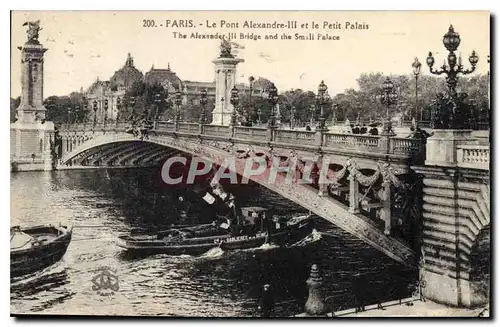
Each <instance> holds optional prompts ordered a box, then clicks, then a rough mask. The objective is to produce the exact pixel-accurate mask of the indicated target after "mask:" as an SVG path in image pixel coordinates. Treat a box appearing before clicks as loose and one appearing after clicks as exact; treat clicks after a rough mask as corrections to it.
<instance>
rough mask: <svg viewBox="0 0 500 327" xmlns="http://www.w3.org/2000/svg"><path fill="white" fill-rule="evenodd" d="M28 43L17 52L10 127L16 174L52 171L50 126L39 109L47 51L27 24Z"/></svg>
mask: <svg viewBox="0 0 500 327" xmlns="http://www.w3.org/2000/svg"><path fill="white" fill-rule="evenodd" d="M27 25H28V28H29V30H28V41H27V42H26V43H25V44H24V45H23V46H22V47H18V49H19V50H21V102H20V104H19V107H18V108H17V110H16V113H17V121H16V122H14V123H12V124H11V126H10V130H11V134H10V135H11V136H10V137H11V146H15V149H11V158H10V160H11V162H12V163H15V166H16V170H17V171H28V170H52V166H53V160H52V151H51V143H50V140H51V139H53V135H54V124H53V123H52V122H48V121H45V112H46V109H45V107H44V105H43V74H44V70H43V56H44V53H45V52H46V51H47V49H45V48H44V47H43V46H42V45H41V44H40V42H39V41H38V33H39V31H40V26H39V24H38V23H36V22H28V24H27Z"/></svg>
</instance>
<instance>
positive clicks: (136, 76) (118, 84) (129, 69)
mask: <svg viewBox="0 0 500 327" xmlns="http://www.w3.org/2000/svg"><path fill="white" fill-rule="evenodd" d="M143 79H144V75H143V74H142V72H141V71H140V70H138V69H137V68H135V67H134V59H133V58H132V56H131V55H130V53H129V54H128V56H127V60H126V61H125V65H124V66H123V67H122V68H121V69H120V70H117V71H116V72H115V73H114V74H113V76H112V77H111V78H110V79H109V82H110V86H111V90H112V91H120V90H128V88H129V87H130V86H132V84H134V82H137V81H142V80H143Z"/></svg>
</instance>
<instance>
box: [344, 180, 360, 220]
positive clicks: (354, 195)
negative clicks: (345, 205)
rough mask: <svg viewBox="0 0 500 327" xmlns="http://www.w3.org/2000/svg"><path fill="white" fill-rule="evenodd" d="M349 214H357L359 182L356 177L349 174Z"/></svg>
mask: <svg viewBox="0 0 500 327" xmlns="http://www.w3.org/2000/svg"><path fill="white" fill-rule="evenodd" d="M347 179H348V180H349V212H350V213H359V182H358V180H357V179H356V176H353V175H351V174H349V177H347Z"/></svg>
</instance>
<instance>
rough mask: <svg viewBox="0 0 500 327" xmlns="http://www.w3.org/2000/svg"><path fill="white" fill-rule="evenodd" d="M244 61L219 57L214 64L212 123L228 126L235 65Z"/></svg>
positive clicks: (231, 106)
mask: <svg viewBox="0 0 500 327" xmlns="http://www.w3.org/2000/svg"><path fill="white" fill-rule="evenodd" d="M240 62H244V60H243V59H240V58H227V57H219V58H217V59H215V60H214V61H213V63H214V65H215V108H214V110H213V111H212V124H214V125H224V126H228V125H229V124H230V122H231V113H232V112H233V105H232V104H231V102H230V100H231V90H232V88H233V87H234V85H235V84H236V66H237V65H238V64H239V63H240Z"/></svg>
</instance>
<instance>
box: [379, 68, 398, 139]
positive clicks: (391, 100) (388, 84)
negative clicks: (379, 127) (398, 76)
mask: <svg viewBox="0 0 500 327" xmlns="http://www.w3.org/2000/svg"><path fill="white" fill-rule="evenodd" d="M377 98H378V99H379V100H380V102H381V103H382V104H383V105H385V110H386V111H385V121H384V127H383V131H382V133H381V135H387V136H392V135H394V131H393V130H392V126H391V117H390V116H389V107H390V106H391V105H392V104H395V103H396V102H397V100H398V94H397V93H396V92H395V91H394V84H393V83H392V81H391V80H390V78H389V77H387V78H386V79H385V81H384V83H383V84H382V93H381V94H378V95H377Z"/></svg>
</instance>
